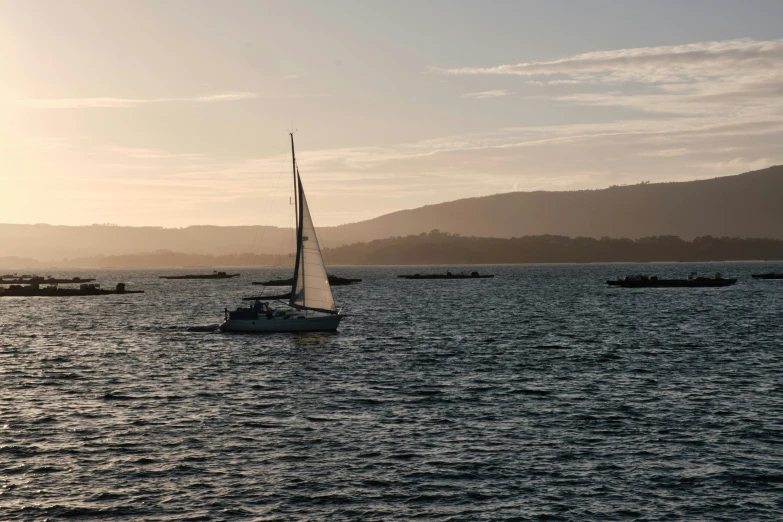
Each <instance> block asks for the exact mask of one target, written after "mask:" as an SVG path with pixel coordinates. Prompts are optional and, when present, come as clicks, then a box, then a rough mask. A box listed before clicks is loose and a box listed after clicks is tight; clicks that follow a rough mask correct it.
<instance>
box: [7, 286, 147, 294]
mask: <svg viewBox="0 0 783 522" xmlns="http://www.w3.org/2000/svg"><path fill="white" fill-rule="evenodd" d="M143 293H144V290H125V283H117V286H116V288H115V289H114V290H104V289H103V288H101V285H99V284H81V285H79V288H58V287H56V286H48V287H44V288H41V287H39V286H38V285H37V284H31V285H27V286H20V285H12V286H9V287H8V288H5V289H3V288H0V297H79V296H87V295H115V294H143Z"/></svg>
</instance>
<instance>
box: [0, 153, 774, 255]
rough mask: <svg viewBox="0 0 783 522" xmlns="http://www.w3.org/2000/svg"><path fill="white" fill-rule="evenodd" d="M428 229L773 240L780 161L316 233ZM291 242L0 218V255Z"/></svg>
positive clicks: (240, 230) (267, 235)
mask: <svg viewBox="0 0 783 522" xmlns="http://www.w3.org/2000/svg"><path fill="white" fill-rule="evenodd" d="M316 222H317V216H316ZM433 229H439V230H440V231H442V232H448V233H451V234H461V235H463V236H477V237H496V238H511V237H521V236H526V235H530V236H534V235H544V234H550V235H558V236H569V237H580V236H582V237H594V238H600V237H626V238H631V239H635V238H641V237H647V236H661V235H672V236H679V237H682V238H684V239H693V238H694V237H699V236H706V235H712V236H736V237H769V238H777V239H783V166H776V167H770V168H768V169H764V170H759V171H755V172H748V173H745V174H740V175H737V176H727V177H721V178H714V179H709V180H702V181H687V182H679V183H645V184H640V185H630V186H616V187H610V188H607V189H602V190H581V191H567V192H541V191H539V192H511V193H507V194H497V195H494V196H486V197H480V198H470V199H462V200H458V201H452V202H449V203H441V204H438V205H428V206H425V207H421V208H416V209H412V210H402V211H399V212H394V213H392V214H386V215H383V216H380V217H377V218H375V219H370V220H368V221H362V222H359V223H351V224H347V225H340V226H337V227H321V228H319V231H318V234H319V238H320V240H321V243H322V244H323V245H324V246H326V247H332V248H334V247H338V246H341V245H348V244H352V243H356V242H359V241H373V240H375V239H383V238H388V237H396V236H407V235H410V234H420V233H422V232H429V231H430V230H433ZM292 249H293V234H292V232H291V230H290V229H286V228H277V227H267V226H243V227H239V226H238V227H217V226H192V227H186V228H162V227H121V226H109V225H93V226H85V227H70V226H53V225H6V224H0V257H8V256H18V257H29V258H34V259H38V260H42V261H49V260H57V259H62V258H75V257H87V256H96V255H107V256H108V255H128V254H135V253H138V252H153V251H158V250H170V251H173V252H180V253H184V254H197V255H213V256H223V255H231V254H237V253H240V252H252V253H254V254H269V255H280V254H285V253H288V252H290V251H291V250H292Z"/></svg>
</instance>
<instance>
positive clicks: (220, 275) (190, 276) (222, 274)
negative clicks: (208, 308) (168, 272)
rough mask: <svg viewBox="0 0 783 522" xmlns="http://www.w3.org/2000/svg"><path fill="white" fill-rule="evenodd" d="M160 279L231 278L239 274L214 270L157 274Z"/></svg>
mask: <svg viewBox="0 0 783 522" xmlns="http://www.w3.org/2000/svg"><path fill="white" fill-rule="evenodd" d="M159 277H160V279H231V278H232V277H239V274H227V273H225V272H215V273H214V274H188V275H181V276H159Z"/></svg>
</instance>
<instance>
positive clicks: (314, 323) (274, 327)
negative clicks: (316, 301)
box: [220, 315, 343, 333]
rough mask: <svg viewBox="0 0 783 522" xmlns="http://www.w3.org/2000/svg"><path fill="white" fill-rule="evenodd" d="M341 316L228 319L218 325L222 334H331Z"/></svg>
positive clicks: (338, 323)
mask: <svg viewBox="0 0 783 522" xmlns="http://www.w3.org/2000/svg"><path fill="white" fill-rule="evenodd" d="M342 318H343V316H341V315H312V316H307V317H305V316H304V315H289V316H284V317H278V316H275V317H272V318H266V317H264V316H260V317H259V318H258V319H228V320H226V321H225V322H224V323H223V324H221V325H220V330H222V331H224V332H267V333H274V332H333V331H335V330H337V327H338V326H339V325H340V321H341V320H342Z"/></svg>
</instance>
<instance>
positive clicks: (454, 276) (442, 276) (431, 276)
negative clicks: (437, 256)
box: [397, 272, 495, 279]
mask: <svg viewBox="0 0 783 522" xmlns="http://www.w3.org/2000/svg"><path fill="white" fill-rule="evenodd" d="M397 277H401V278H403V279H488V278H490V277H495V276H494V275H491V274H490V275H480V274H479V273H478V272H471V273H469V274H452V273H451V272H446V273H445V274H413V275H398V276H397Z"/></svg>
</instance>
